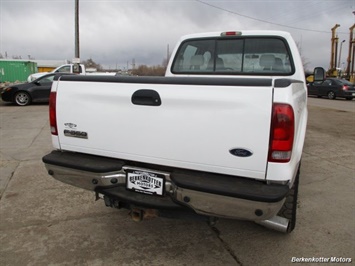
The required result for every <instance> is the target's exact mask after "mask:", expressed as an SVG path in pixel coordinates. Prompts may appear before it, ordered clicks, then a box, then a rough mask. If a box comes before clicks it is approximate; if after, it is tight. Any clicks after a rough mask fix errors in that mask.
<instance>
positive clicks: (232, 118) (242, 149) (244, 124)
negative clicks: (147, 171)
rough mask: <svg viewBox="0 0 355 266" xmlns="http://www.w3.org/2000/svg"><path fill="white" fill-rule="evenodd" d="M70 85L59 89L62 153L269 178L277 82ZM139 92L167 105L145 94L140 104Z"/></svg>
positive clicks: (80, 80)
mask: <svg viewBox="0 0 355 266" xmlns="http://www.w3.org/2000/svg"><path fill="white" fill-rule="evenodd" d="M65 79H69V80H64V81H62V80H61V81H59V82H58V87H57V126H58V138H59V143H60V148H61V149H62V150H69V151H76V152H83V153H89V154H96V155H102V156H108V157H114V158H120V159H126V160H133V161H139V162H146V163H152V164H160V165H166V166H172V167H179V168H187V169H194V170H200V171H207V172H217V173H223V174H228V175H237V176H248V177H252V178H256V179H264V178H265V172H266V167H267V165H266V164H267V156H268V146H269V135H270V134H269V131H270V121H271V117H270V116H271V110H272V95H273V89H272V80H271V79H259V80H256V81H255V80H254V81H253V80H250V81H248V80H246V79H242V80H240V81H238V79H234V81H233V82H232V81H230V82H229V81H228V80H226V79H223V80H222V79H220V82H218V81H213V83H214V84H212V85H211V84H210V82H206V80H207V79H208V78H205V79H201V78H200V79H193V78H190V79H187V81H186V80H185V81H184V82H182V83H183V84H181V82H178V81H176V82H171V81H172V80H176V79H169V78H164V79H157V80H158V81H159V82H153V81H154V79H144V78H143V79H142V80H143V81H145V83H138V81H137V82H131V81H129V80H131V79H127V81H126V79H117V80H115V79H114V78H111V79H108V80H106V82H102V81H100V80H99V79H98V80H97V81H95V80H93V78H92V79H91V80H90V78H86V80H85V78H78V79H77V80H75V78H74V80H70V79H72V78H68V77H65ZM88 79H89V80H88ZM134 80H139V79H137V78H136V79H134ZM179 80H180V79H179ZM147 81H149V82H147ZM150 81H152V82H150ZM201 81H203V82H201ZM139 90H145V93H146V94H147V93H148V95H151V93H156V95H158V96H159V97H160V101H161V102H158V101H157V102H156V104H154V103H153V104H152V105H150V103H149V104H147V105H146V104H145V98H144V95H143V96H142V99H140V100H142V101H141V102H140V103H138V104H137V103H133V102H134V100H132V96H133V94H134V93H135V92H137V91H139ZM143 94H144V93H143ZM138 100H139V99H138ZM132 101H133V102H132ZM64 132H66V133H65V134H64ZM68 132H69V133H68ZM80 134H83V135H82V136H84V137H82V136H81V137H80ZM85 135H86V136H85Z"/></svg>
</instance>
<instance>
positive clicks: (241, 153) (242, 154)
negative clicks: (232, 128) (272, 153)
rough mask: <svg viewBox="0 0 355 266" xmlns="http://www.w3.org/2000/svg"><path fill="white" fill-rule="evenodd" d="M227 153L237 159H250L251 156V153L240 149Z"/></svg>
mask: <svg viewBox="0 0 355 266" xmlns="http://www.w3.org/2000/svg"><path fill="white" fill-rule="evenodd" d="M229 153H230V154H232V155H234V156H238V157H250V156H252V155H253V153H252V152H251V151H249V150H246V149H242V148H235V149H231V150H229Z"/></svg>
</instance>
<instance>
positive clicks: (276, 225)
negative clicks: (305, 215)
mask: <svg viewBox="0 0 355 266" xmlns="http://www.w3.org/2000/svg"><path fill="white" fill-rule="evenodd" d="M256 223H257V224H260V225H262V226H264V227H266V228H269V229H272V230H275V231H279V232H282V233H287V232H288V230H289V226H290V220H289V219H286V218H284V217H281V216H274V217H271V218H270V219H268V220H263V221H257V222H256Z"/></svg>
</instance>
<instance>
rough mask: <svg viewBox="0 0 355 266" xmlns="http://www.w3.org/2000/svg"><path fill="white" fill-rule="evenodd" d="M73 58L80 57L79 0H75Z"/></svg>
mask: <svg viewBox="0 0 355 266" xmlns="http://www.w3.org/2000/svg"><path fill="white" fill-rule="evenodd" d="M75 58H80V51H79V0H75Z"/></svg>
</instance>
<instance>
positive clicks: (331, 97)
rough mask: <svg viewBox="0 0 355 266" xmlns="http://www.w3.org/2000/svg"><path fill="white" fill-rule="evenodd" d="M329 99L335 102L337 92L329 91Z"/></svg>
mask: <svg viewBox="0 0 355 266" xmlns="http://www.w3.org/2000/svg"><path fill="white" fill-rule="evenodd" d="M328 98H329V99H331V100H334V99H335V92H334V91H329V92H328Z"/></svg>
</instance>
